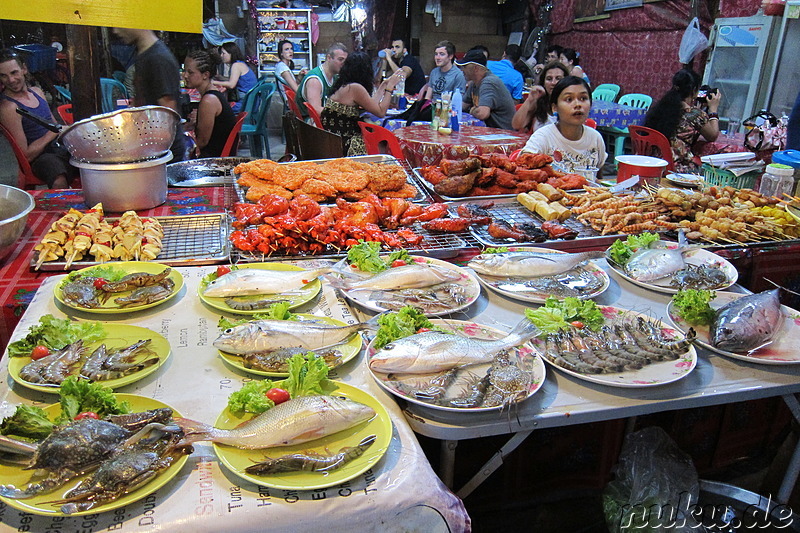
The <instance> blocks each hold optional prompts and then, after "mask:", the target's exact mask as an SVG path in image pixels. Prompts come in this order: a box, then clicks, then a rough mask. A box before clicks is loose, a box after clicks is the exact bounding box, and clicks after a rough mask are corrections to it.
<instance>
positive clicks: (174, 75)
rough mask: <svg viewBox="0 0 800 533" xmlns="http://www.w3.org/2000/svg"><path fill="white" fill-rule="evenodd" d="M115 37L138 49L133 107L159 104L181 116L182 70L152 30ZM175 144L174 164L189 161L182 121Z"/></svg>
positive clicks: (117, 30)
mask: <svg viewBox="0 0 800 533" xmlns="http://www.w3.org/2000/svg"><path fill="white" fill-rule="evenodd" d="M113 32H114V34H115V35H117V36H119V37H120V38H121V39H122V40H123V41H124V42H125V43H126V44H132V45H134V46H136V52H137V54H136V62H135V63H134V65H135V67H136V70H135V71H134V78H133V85H134V87H135V88H136V95H135V96H134V104H135V105H137V106H143V105H160V106H164V107H169V108H170V109H173V110H174V111H175V112H176V113H178V114H180V112H181V110H180V105H179V102H180V97H181V84H180V73H179V72H180V67H179V65H178V61H177V60H176V59H175V56H173V55H172V52H170V50H169V48H167V45H165V44H164V43H163V42H162V41H161V40H160V39H159V38H158V37H156V34H155V33H154V32H153V31H152V30H139V29H133V28H114V30H113ZM175 127H176V131H175V140H174V141H173V142H172V146H171V147H170V150H171V151H172V161H171V162H175V161H183V160H184V159H186V137H185V136H184V134H183V128H182V127H181V124H180V121H179V122H178V123H177V124H176V126H175Z"/></svg>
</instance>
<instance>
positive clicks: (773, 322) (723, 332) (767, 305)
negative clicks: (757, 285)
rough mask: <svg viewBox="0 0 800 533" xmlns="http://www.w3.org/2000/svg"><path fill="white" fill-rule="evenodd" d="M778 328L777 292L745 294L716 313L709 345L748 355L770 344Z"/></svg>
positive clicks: (779, 309)
mask: <svg viewBox="0 0 800 533" xmlns="http://www.w3.org/2000/svg"><path fill="white" fill-rule="evenodd" d="M782 324H783V313H782V312H781V303H780V301H779V300H778V289H772V290H769V291H764V292H759V293H757V294H749V295H747V296H743V297H742V298H738V299H736V300H734V301H732V302H730V303H728V304H726V305H724V306H723V307H720V308H719V309H717V314H716V316H715V317H714V322H713V323H712V324H711V331H710V334H711V344H712V345H713V346H715V347H717V348H719V349H721V350H726V351H729V352H736V353H741V352H750V351H752V350H755V349H756V348H760V347H761V346H763V345H764V344H767V343H768V342H770V341H771V340H772V338H773V337H774V336H775V334H776V333H777V332H778V331H779V330H780V328H781V325H782Z"/></svg>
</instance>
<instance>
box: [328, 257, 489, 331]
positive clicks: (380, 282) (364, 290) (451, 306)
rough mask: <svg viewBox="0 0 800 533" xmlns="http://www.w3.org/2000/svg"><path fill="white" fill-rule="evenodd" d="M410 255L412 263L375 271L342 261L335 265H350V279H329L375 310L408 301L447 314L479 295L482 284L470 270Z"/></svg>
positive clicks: (432, 312)
mask: <svg viewBox="0 0 800 533" xmlns="http://www.w3.org/2000/svg"><path fill="white" fill-rule="evenodd" d="M411 257H412V258H413V259H414V264H413V265H404V266H399V267H393V268H390V269H389V270H384V271H383V272H380V273H379V274H376V275H373V274H371V273H366V272H362V271H361V270H359V269H355V268H349V267H347V266H346V265H345V262H344V261H342V262H340V263H338V265H339V266H342V267H343V268H349V270H347V273H348V276H351V277H352V279H347V280H343V279H342V278H338V279H335V280H334V279H331V282H332V283H333V285H334V286H335V287H336V288H339V289H341V290H342V292H343V293H344V295H345V296H346V297H347V298H348V299H349V300H351V301H352V302H355V303H357V304H359V305H362V306H364V307H365V308H367V309H370V310H372V311H378V312H383V311H388V310H395V309H400V308H402V307H405V306H406V305H411V306H414V307H417V308H419V309H422V311H423V312H424V313H425V314H426V315H428V316H437V315H446V314H450V313H455V312H458V311H461V310H462V309H466V308H467V307H469V306H470V305H472V304H473V303H474V302H475V300H477V299H478V297H479V296H480V294H481V284H480V282H479V281H478V278H476V277H475V275H474V274H473V273H472V272H469V271H467V270H465V269H463V268H461V267H459V266H457V265H454V264H452V263H448V262H447V261H442V260H441V259H434V258H432V257H420V256H411ZM409 285H410V287H408V286H409ZM414 285H416V286H414ZM390 287H408V288H402V289H395V290H390V289H389V288H390Z"/></svg>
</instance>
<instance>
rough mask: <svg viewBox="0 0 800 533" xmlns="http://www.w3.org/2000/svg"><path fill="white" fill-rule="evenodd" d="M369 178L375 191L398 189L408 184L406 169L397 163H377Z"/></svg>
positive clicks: (370, 186)
mask: <svg viewBox="0 0 800 533" xmlns="http://www.w3.org/2000/svg"><path fill="white" fill-rule="evenodd" d="M369 178H370V179H369V190H371V191H373V192H376V193H380V192H383V191H398V190H400V189H402V188H403V186H404V185H405V184H406V171H405V170H403V168H402V167H399V166H396V165H375V167H374V168H373V170H372V172H371V173H370V176H369Z"/></svg>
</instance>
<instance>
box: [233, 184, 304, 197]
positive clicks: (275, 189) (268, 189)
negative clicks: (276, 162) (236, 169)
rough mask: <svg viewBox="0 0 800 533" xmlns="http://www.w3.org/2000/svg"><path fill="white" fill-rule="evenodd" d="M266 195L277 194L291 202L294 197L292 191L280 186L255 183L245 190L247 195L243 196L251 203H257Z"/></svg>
mask: <svg viewBox="0 0 800 533" xmlns="http://www.w3.org/2000/svg"><path fill="white" fill-rule="evenodd" d="M267 194H277V195H278V196H282V197H284V198H286V199H287V200H291V199H292V197H293V196H294V193H292V191H290V190H288V189H285V188H283V187H281V186H280V185H275V184H274V183H267V182H261V183H256V184H255V185H253V186H252V187H250V188H249V189H247V193H246V194H245V195H244V196H245V198H247V199H248V200H250V201H251V202H257V201H258V200H260V199H261V197H262V196H266V195H267Z"/></svg>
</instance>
